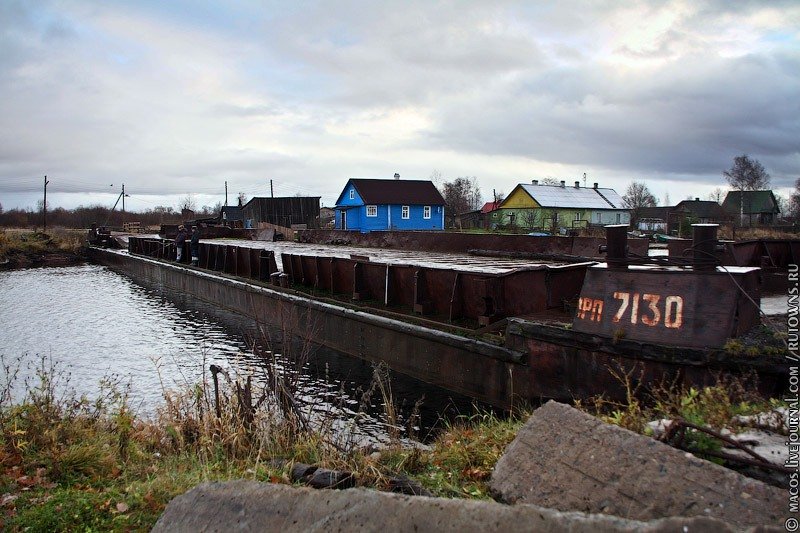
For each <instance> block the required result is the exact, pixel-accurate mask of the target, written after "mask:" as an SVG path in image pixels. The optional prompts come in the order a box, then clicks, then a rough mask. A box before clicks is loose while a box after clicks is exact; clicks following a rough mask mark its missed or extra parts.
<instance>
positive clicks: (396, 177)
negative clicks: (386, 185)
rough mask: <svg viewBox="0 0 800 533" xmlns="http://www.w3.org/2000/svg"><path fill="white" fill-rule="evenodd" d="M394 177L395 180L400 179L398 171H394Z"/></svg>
mask: <svg viewBox="0 0 800 533" xmlns="http://www.w3.org/2000/svg"><path fill="white" fill-rule="evenodd" d="M394 179H396V180H399V179H400V174H399V173H398V172H395V173H394Z"/></svg>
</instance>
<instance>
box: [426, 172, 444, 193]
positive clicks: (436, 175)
mask: <svg viewBox="0 0 800 533" xmlns="http://www.w3.org/2000/svg"><path fill="white" fill-rule="evenodd" d="M428 179H429V180H431V181H432V182H433V184H434V185H435V186H436V188H438V189H441V187H442V183H444V175H442V173H441V172H440V171H439V169H438V168H434V169H433V171H432V172H431V175H430V176H429V177H428Z"/></svg>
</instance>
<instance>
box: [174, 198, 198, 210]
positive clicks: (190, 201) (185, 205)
mask: <svg viewBox="0 0 800 533" xmlns="http://www.w3.org/2000/svg"><path fill="white" fill-rule="evenodd" d="M195 209H197V202H195V200H194V195H193V194H187V195H186V196H185V197H184V198H183V199H182V200H181V201H180V203H179V204H178V210H180V211H184V210H188V211H194V210H195Z"/></svg>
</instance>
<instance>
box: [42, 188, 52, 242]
mask: <svg viewBox="0 0 800 533" xmlns="http://www.w3.org/2000/svg"><path fill="white" fill-rule="evenodd" d="M48 183H50V182H49V181H47V176H45V177H44V201H43V202H42V215H43V216H42V219H43V220H42V225H43V226H44V230H42V231H43V233H47V184H48Z"/></svg>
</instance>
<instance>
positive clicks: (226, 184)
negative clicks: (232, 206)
mask: <svg viewBox="0 0 800 533" xmlns="http://www.w3.org/2000/svg"><path fill="white" fill-rule="evenodd" d="M225 207H228V182H227V181H225Z"/></svg>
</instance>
